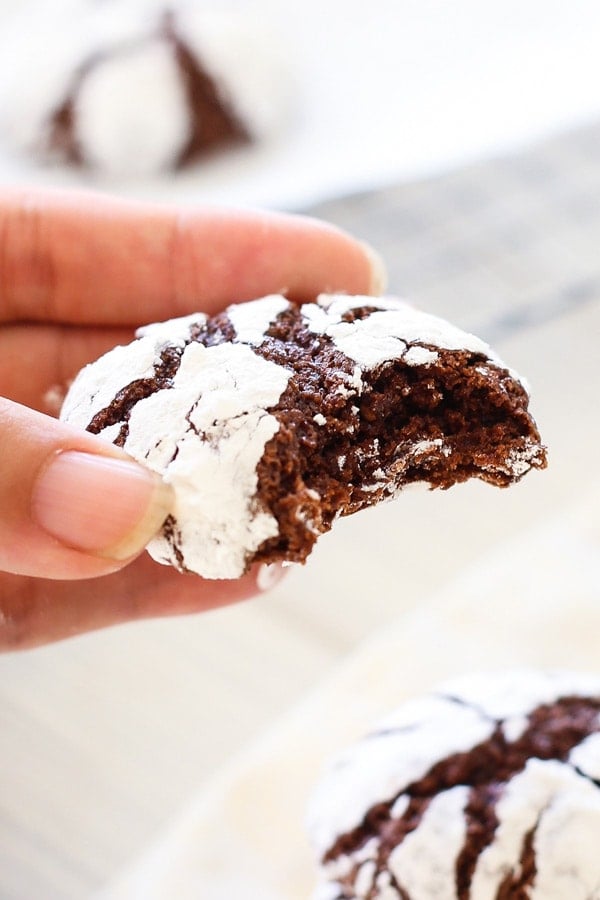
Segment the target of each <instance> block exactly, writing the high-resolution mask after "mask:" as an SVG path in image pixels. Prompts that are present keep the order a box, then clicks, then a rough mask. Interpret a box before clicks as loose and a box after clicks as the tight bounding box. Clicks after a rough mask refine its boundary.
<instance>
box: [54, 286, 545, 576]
mask: <svg viewBox="0 0 600 900" xmlns="http://www.w3.org/2000/svg"><path fill="white" fill-rule="evenodd" d="M527 406H528V394H527V390H526V388H525V387H524V386H523V384H522V383H521V381H519V379H518V376H517V375H516V374H515V373H513V372H511V371H510V370H508V369H507V368H506V367H505V366H504V364H503V363H502V362H501V361H500V360H499V359H498V358H497V357H496V356H495V355H494V354H493V353H492V351H491V350H490V348H489V347H488V346H487V345H486V344H484V343H483V341H480V340H479V339H478V338H476V337H474V336H473V335H470V334H466V333H465V332H463V331H460V330H459V329H457V328H455V327H453V326H452V325H449V324H448V323H447V322H444V321H443V320H441V319H438V318H436V317H434V316H430V315H427V314H425V313H422V312H419V311H417V310H415V309H414V308H413V307H411V306H409V305H408V304H406V303H404V302H402V301H400V300H396V299H393V298H373V297H348V296H344V295H332V296H321V297H319V298H318V300H317V302H316V303H308V304H305V305H303V306H297V305H295V304H293V303H291V302H289V301H288V300H286V299H285V297H282V296H279V295H272V296H268V297H263V298H262V299H259V300H254V301H251V302H248V303H242V304H238V305H234V306H230V307H229V308H228V309H227V310H225V312H223V313H221V314H220V315H217V316H214V317H213V318H207V316H205V315H204V314H202V313H196V314H194V315H191V316H187V317H185V318H181V319H174V320H172V321H169V322H164V323H161V324H157V325H150V326H147V327H145V328H142V329H140V330H139V332H138V339H137V340H136V341H134V342H133V343H132V344H130V345H129V346H126V347H116V348H115V349H114V350H112V351H110V352H109V353H107V354H106V355H105V356H103V357H102V358H101V359H99V360H98V361H97V362H95V363H92V364H91V365H89V366H87V367H86V368H85V369H83V370H82V372H81V373H80V374H79V376H78V377H77V379H76V380H75V382H74V383H73V385H72V387H71V389H70V391H69V393H68V395H67V398H66V400H65V403H64V406H63V410H62V413H61V417H62V418H63V419H64V420H65V421H67V422H71V423H73V424H76V425H79V426H81V427H83V428H86V429H87V430H88V431H91V432H93V433H95V434H98V435H100V436H101V437H103V438H105V439H106V440H109V441H112V442H113V443H115V444H117V445H118V446H120V447H123V448H124V449H125V450H126V451H127V452H128V453H130V454H131V455H132V456H133V457H134V458H135V459H137V460H139V462H141V463H144V464H145V465H147V466H149V467H150V468H151V469H153V470H155V471H157V472H160V473H162V474H163V475H164V477H165V479H166V481H167V482H169V483H170V484H171V485H173V488H174V491H175V498H176V499H175V507H174V510H173V514H172V515H171V516H169V518H168V519H167V521H166V522H165V525H164V528H163V530H162V534H161V535H160V536H159V537H158V538H157V539H156V540H154V541H153V542H152V543H151V544H150V545H149V547H148V550H149V552H150V554H151V555H152V556H153V557H154V559H156V560H158V561H159V562H162V563H169V564H171V565H174V566H176V567H177V568H178V569H180V570H181V571H191V572H197V573H198V574H200V575H203V576H204V577H207V578H236V577H238V576H239V575H241V574H243V573H244V572H245V571H246V569H247V568H248V566H249V565H250V564H251V563H252V562H255V561H263V562H274V561H276V560H288V561H292V562H303V561H304V560H305V559H306V557H307V556H308V554H309V553H310V551H311V549H312V546H313V544H314V542H315V541H316V539H317V538H318V536H319V535H320V534H323V532H326V531H328V530H329V529H330V528H331V526H332V524H333V522H334V520H335V519H336V518H337V517H338V516H342V515H348V514H350V513H353V512H356V511H357V510H360V509H363V508H364V507H367V506H372V505H373V504H375V503H377V502H379V501H380V500H386V499H388V498H390V497H393V496H394V495H395V494H396V493H397V492H398V491H399V490H400V489H401V488H402V487H403V486H404V485H407V484H410V483H411V482H417V481H421V482H426V483H428V484H429V485H431V486H432V487H442V488H447V487H450V486H451V485H452V484H454V483H456V482H459V481H464V480H465V479H467V478H470V477H477V478H481V479H483V480H484V481H488V482H490V483H491V484H494V485H498V486H501V487H503V486H506V485H509V484H511V483H512V482H515V481H518V480H519V479H520V478H521V477H522V476H523V475H524V474H525V473H526V472H527V471H529V470H530V469H531V468H532V467H536V468H543V467H544V466H545V465H546V456H545V450H544V448H543V446H542V445H541V444H540V440H539V434H538V431H537V429H536V426H535V423H534V421H533V419H532V417H531V415H530V414H529V412H528V410H527Z"/></svg>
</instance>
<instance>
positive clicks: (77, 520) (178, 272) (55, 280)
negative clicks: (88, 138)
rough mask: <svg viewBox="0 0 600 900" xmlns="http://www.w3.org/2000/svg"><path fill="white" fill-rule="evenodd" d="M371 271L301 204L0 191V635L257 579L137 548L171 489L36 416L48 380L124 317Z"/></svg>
mask: <svg viewBox="0 0 600 900" xmlns="http://www.w3.org/2000/svg"><path fill="white" fill-rule="evenodd" d="M378 272H379V270H378V266H377V264H376V262H375V261H374V259H373V258H372V256H371V254H370V252H369V251H368V249H367V248H365V246H364V245H362V244H361V243H359V242H358V241H355V240H352V239H351V238H349V237H348V236H346V235H344V234H342V233H340V232H339V231H337V230H335V229H334V228H332V227H330V226H327V225H324V224H322V223H318V222H315V221H311V220H309V219H304V218H300V217H292V216H284V215H275V214H267V213H258V212H226V211H217V210H212V211H208V210H174V209H166V208H157V207H153V206H142V205H133V204H129V203H126V202H123V201H119V200H114V199H109V198H106V197H102V196H100V195H93V194H75V193H73V194H66V193H58V192H57V193H51V192H40V191H35V192H16V191H3V192H0V453H1V455H0V459H1V463H2V464H1V467H0V648H1V649H13V648H21V647H31V646H35V645H37V644H41V643H45V642H47V641H52V640H57V639H59V638H63V637H66V636H68V635H73V634H77V633H79V632H82V631H87V630H91V629H94V628H101V627H104V626H107V625H113V624H116V623H118V622H124V621H127V620H132V619H139V618H145V617H150V616H162V615H170V614H173V613H187V612H195V611H198V610H204V609H209V608H212V607H216V606H219V605H222V604H225V603H231V602H233V601H235V600H240V599H242V598H245V597H249V596H252V595H253V594H255V593H257V592H258V591H259V589H260V587H259V584H258V583H257V572H256V571H255V570H253V571H251V572H249V573H248V574H247V575H245V576H244V577H243V578H240V579H238V580H236V581H204V580H203V579H200V578H198V577H197V576H192V575H187V576H186V575H180V574H179V573H177V572H175V571H174V570H173V569H171V568H168V567H165V566H161V565H158V564H157V563H155V562H153V561H152V559H151V558H150V557H149V556H148V555H147V554H145V553H143V554H142V550H143V548H144V546H145V545H146V544H147V543H148V541H149V540H150V538H151V537H152V536H153V535H154V534H155V533H156V531H157V530H158V528H159V527H160V525H161V524H162V522H163V520H164V518H165V517H166V514H167V513H168V509H169V500H170V497H169V491H168V488H167V487H166V485H164V483H163V482H162V481H161V480H160V479H159V478H158V476H155V475H154V474H153V473H150V472H149V471H148V470H146V469H144V468H142V467H141V466H139V465H138V464H137V463H134V462H133V461H131V460H130V458H129V457H127V456H126V455H125V454H124V453H123V452H122V451H120V450H118V449H117V448H116V447H113V446H112V445H109V444H106V443H105V442H103V441H101V440H100V439H99V438H97V437H95V436H93V435H91V434H88V433H87V432H79V431H77V430H76V429H73V428H71V427H69V426H67V425H65V424H63V423H61V422H59V421H58V420H57V419H56V418H54V417H52V416H51V415H47V414H48V413H52V414H56V412H57V411H58V404H57V403H56V402H54V406H53V401H52V396H53V393H54V394H55V393H56V389H57V387H58V386H63V387H64V386H65V385H66V383H67V382H68V381H69V379H71V378H73V376H74V375H75V374H76V373H77V371H78V370H79V369H80V368H81V367H82V366H83V365H85V364H86V363H88V362H90V361H91V360H93V359H95V358H97V357H98V356H100V355H101V354H102V353H104V352H105V351H107V350H108V349H110V348H111V347H113V346H115V345H116V344H122V343H127V342H129V341H130V340H132V338H133V332H134V329H135V328H136V327H137V326H138V325H141V324H144V323H148V322H153V321H160V320H162V319H168V318H172V317H174V316H180V315H184V314H186V313H190V312H194V311H196V310H197V309H201V310H203V311H205V312H208V313H214V312H216V311H217V310H219V309H221V308H223V307H224V306H226V305H227V304H229V303H232V302H234V301H240V300H248V299H252V298H254V297H260V296H262V295H264V294H268V293H277V292H284V293H286V295H287V296H288V297H290V299H293V300H298V301H300V300H308V299H313V298H314V297H315V296H316V294H318V293H319V292H320V291H347V292H348V293H356V294H358V293H376V292H377V290H378V288H379V287H380V284H379V280H380V279H379V274H378ZM3 398H6V399H3ZM140 554H141V555H140ZM100 576H101V577H100ZM258 580H259V581H261V583H262V580H261V579H258Z"/></svg>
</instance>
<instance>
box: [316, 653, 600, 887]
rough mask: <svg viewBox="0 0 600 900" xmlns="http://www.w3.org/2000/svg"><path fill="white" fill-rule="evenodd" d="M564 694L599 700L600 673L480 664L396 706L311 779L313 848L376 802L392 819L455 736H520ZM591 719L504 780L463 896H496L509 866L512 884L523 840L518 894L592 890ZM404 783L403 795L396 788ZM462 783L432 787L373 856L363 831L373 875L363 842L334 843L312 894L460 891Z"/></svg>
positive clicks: (596, 864) (594, 792)
mask: <svg viewBox="0 0 600 900" xmlns="http://www.w3.org/2000/svg"><path fill="white" fill-rule="evenodd" d="M562 698H591V700H592V701H593V702H594V704H595V708H597V706H598V704H599V703H600V677H598V676H592V675H586V674H578V673H569V672H548V673H545V672H531V671H521V670H518V671H505V672H500V673H488V674H481V675H476V676H470V677H469V678H461V679H455V680H453V681H452V682H449V683H447V684H445V685H442V686H441V687H440V688H439V689H438V690H437V691H436V692H435V693H433V694H431V695H428V696H426V697H424V698H422V699H421V700H416V701H411V702H409V703H407V704H404V706H402V707H401V708H400V709H399V710H397V711H396V712H395V713H394V714H393V715H392V716H391V717H388V719H386V720H385V721H384V722H382V723H380V725H379V726H378V727H377V729H376V730H375V731H374V732H373V733H372V734H371V735H369V736H368V737H367V738H365V739H364V740H363V741H361V742H359V743H358V744H356V745H355V746H354V747H353V748H350V749H349V750H348V751H346V753H344V754H343V755H342V756H341V757H340V758H339V759H338V760H337V762H336V763H334V765H333V766H332V767H331V768H330V770H329V772H328V773H327V775H326V776H325V778H324V779H323V781H322V782H321V784H320V785H319V786H318V788H317V791H316V793H315V795H314V797H313V800H312V803H311V807H310V811H309V831H310V833H311V838H312V841H313V844H314V846H315V849H316V851H317V853H318V856H319V857H321V858H323V857H325V856H326V855H327V854H328V851H331V848H332V847H334V846H336V842H338V841H339V840H340V837H341V836H342V835H349V834H351V833H352V831H353V829H356V828H358V827H359V826H360V825H361V822H363V820H364V817H365V815H366V814H367V812H368V811H369V810H371V809H373V808H376V807H378V804H380V803H382V802H389V803H391V804H392V806H391V817H392V818H398V817H402V816H403V815H404V814H405V813H406V811H407V809H408V802H409V796H410V785H411V784H414V783H415V781H418V780H419V779H420V778H423V777H424V776H425V775H427V773H429V772H430V771H431V769H432V768H433V767H434V766H435V765H436V764H437V765H440V764H441V763H442V762H443V761H444V760H446V759H447V758H448V757H451V756H452V754H453V753H455V752H456V749H455V748H459V749H460V748H461V744H462V748H463V749H464V750H467V751H468V750H469V749H470V748H474V747H476V746H477V744H478V743H479V742H480V741H481V740H485V739H486V738H485V735H486V734H487V736H488V737H489V736H490V735H491V734H492V732H493V731H494V730H496V729H497V728H498V727H500V728H501V729H502V731H503V732H504V734H505V735H506V740H507V741H509V742H510V740H511V739H512V740H515V741H518V740H519V739H520V737H521V735H522V734H523V731H524V727H523V719H524V718H527V719H528V720H529V717H530V716H531V715H532V714H533V713H534V711H535V710H537V709H539V708H541V707H544V706H551V705H552V704H554V703H556V702H557V701H559V700H561V699H562ZM595 716H596V717H595V720H594V722H595V724H593V726H592V727H593V728H594V733H593V734H591V735H590V736H588V737H586V738H585V739H583V740H581V741H580V742H579V743H578V744H577V745H576V746H575V747H574V748H573V749H572V750H571V752H570V754H569V755H568V757H567V758H566V759H564V760H561V759H555V758H552V759H538V758H536V757H535V756H532V757H530V758H529V759H528V760H527V761H526V763H525V765H524V767H523V768H522V770H521V771H519V772H516V773H515V774H514V775H513V776H512V777H510V778H509V780H508V781H507V782H506V784H505V786H504V789H503V790H502V791H501V793H500V794H499V796H498V798H497V800H496V803H495V806H494V814H495V817H496V820H497V825H496V827H495V828H494V830H493V834H492V835H491V839H490V842H489V844H487V846H484V847H482V849H481V851H480V852H479V854H478V855H476V857H475V868H474V871H473V873H472V878H471V880H470V886H469V893H468V896H469V898H471V900H496V898H497V897H498V896H499V891H500V889H501V887H503V889H504V890H506V883H507V882H506V880H507V879H508V878H510V877H511V873H516V876H515V877H516V878H517V881H518V877H519V874H518V873H519V870H520V867H521V860H522V859H523V858H524V857H523V854H524V852H526V848H527V846H528V841H531V850H530V851H527V852H533V854H534V860H535V872H534V873H530V875H529V876H528V877H532V882H531V884H530V886H529V887H528V888H527V891H528V892H527V894H520V893H519V894H518V896H519V897H521V896H523V897H524V896H527V897H530V898H531V900H564V898H567V897H568V898H569V900H571V898H573V900H589V898H598V897H600V859H599V857H598V852H597V847H598V842H599V841H600V784H598V781H597V776H598V773H599V772H600V720H599V717H598V714H597V713H596V714H595ZM563 726H564V727H565V728H567V727H568V726H567V725H564V723H563ZM559 727H560V726H559ZM461 737H462V738H463V739H464V740H463V741H461ZM419 744H420V748H419ZM594 779H596V780H594ZM386 783H387V785H388V787H387V789H386V788H385V785H386ZM405 789H406V790H407V791H408V794H405V793H403V791H404V790H405ZM386 790H387V793H386ZM469 790H470V788H469V787H467V786H464V785H460V784H459V785H456V786H454V787H451V788H449V789H447V790H443V789H442V790H441V791H440V792H439V793H438V794H435V795H434V796H433V798H432V799H431V801H430V802H429V804H428V805H426V806H425V807H424V811H423V812H422V815H421V818H420V819H419V820H418V821H417V823H416V827H414V829H409V831H408V833H407V834H406V835H405V837H404V838H403V839H401V840H400V841H399V843H398V844H397V846H396V847H395V848H391V851H388V852H387V855H386V854H384V856H381V855H380V845H379V842H378V839H377V838H373V837H372V838H370V839H369V847H370V858H371V859H372V860H377V861H378V862H377V865H372V866H371V869H370V870H369V873H370V880H369V879H367V878H366V875H365V874H364V873H365V870H364V868H362V869H361V866H362V863H361V862H360V860H359V857H358V854H359V853H360V849H358V850H357V849H354V850H347V851H345V850H344V849H343V847H344V846H348V845H343V844H341V843H340V844H338V846H339V847H340V850H339V851H337V852H336V853H335V854H334V855H333V857H331V858H329V859H328V861H327V862H324V863H323V867H322V873H321V874H322V882H321V885H320V886H319V889H318V891H317V894H316V897H320V896H321V895H322V896H328V894H327V892H326V889H325V887H324V885H328V887H327V890H329V888H331V887H333V888H335V890H334V891H332V892H331V896H334V897H340V898H341V897H344V898H347V900H350V898H356V900H358V898H369V900H383V898H385V900H388V898H393V900H457V897H458V888H457V880H456V879H457V861H458V859H459V856H460V854H461V851H462V850H463V848H464V847H465V846H466V845H467V844H468V843H469V840H470V839H469V838H468V837H467V831H466V827H467V817H466V808H467V804H468V802H469ZM490 802H492V801H490ZM358 845H359V841H356V846H357V847H358ZM359 871H361V872H362V875H361V881H360V883H359V881H358V872H359ZM515 883H516V882H515ZM350 884H352V885H353V887H352V888H350V887H349V885H350ZM335 891H337V894H336V893H335ZM461 896H462V894H461ZM502 896H507V897H508V896H513V895H512V894H502ZM515 896H517V894H515Z"/></svg>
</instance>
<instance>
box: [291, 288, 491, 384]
mask: <svg viewBox="0 0 600 900" xmlns="http://www.w3.org/2000/svg"><path fill="white" fill-rule="evenodd" d="M361 307H371V308H375V309H376V310H377V312H375V313H372V314H371V315H370V316H368V317H367V318H364V319H362V318H357V319H355V320H354V321H345V320H344V316H345V315H346V314H347V313H351V312H352V310H355V309H360V308H361ZM306 317H307V321H308V323H309V328H310V329H311V331H314V332H315V334H326V335H328V336H329V337H330V338H331V339H332V340H333V342H334V343H335V345H336V347H338V349H339V350H341V352H342V353H345V354H346V356H349V357H350V359H353V360H355V362H356V363H357V364H358V365H359V366H361V367H362V368H363V369H373V368H374V367H376V366H378V365H381V364H382V363H384V362H386V361H387V360H390V359H402V360H404V362H406V363H407V364H408V365H427V364H429V363H431V362H435V360H436V359H437V355H436V354H435V351H433V350H432V349H431V348H432V347H433V348H435V347H439V348H440V350H468V351H470V352H471V353H479V354H481V355H483V356H484V357H487V359H488V360H489V361H491V362H493V363H494V364H495V365H497V366H500V367H502V368H506V366H505V365H504V363H503V362H502V361H501V360H500V359H499V358H498V357H497V356H496V354H495V353H494V352H493V350H492V349H491V347H489V346H488V344H486V343H485V341H482V340H481V339H480V338H478V337H476V336H475V335H473V334H469V333H468V332H466V331H462V330H461V329H460V328H457V327H456V326H454V325H451V324H450V323H449V322H446V320H445V319H440V318H438V316H432V315H429V314H428V313H423V312H421V311H420V310H417V309H415V308H414V307H413V306H410V304H408V303H405V302H404V301H402V300H398V299H396V298H393V297H376V298H373V297H360V296H356V297H348V296H346V295H344V294H333V295H330V296H321V297H319V305H318V306H310V307H307V311H306Z"/></svg>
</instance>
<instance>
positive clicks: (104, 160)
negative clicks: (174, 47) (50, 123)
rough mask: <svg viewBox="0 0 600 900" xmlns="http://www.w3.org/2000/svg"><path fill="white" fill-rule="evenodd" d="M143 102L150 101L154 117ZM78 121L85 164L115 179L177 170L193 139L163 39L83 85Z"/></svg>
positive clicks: (118, 59)
mask: <svg viewBox="0 0 600 900" xmlns="http://www.w3.org/2000/svg"><path fill="white" fill-rule="evenodd" d="M142 98H148V99H149V98H151V109H152V113H151V114H149V110H148V103H147V102H146V103H144V102H142ZM74 115H75V117H76V122H77V141H78V145H79V148H80V150H81V152H82V154H83V157H84V159H85V160H86V161H87V162H89V164H90V165H92V166H93V167H94V168H96V169H99V170H100V171H104V172H110V173H111V174H114V175H116V176H119V175H126V174H128V173H129V172H131V171H132V168H133V167H135V171H136V174H138V175H149V174H152V173H153V172H161V171H166V170H168V169H170V168H173V167H174V166H175V164H176V162H177V159H178V157H179V155H180V153H181V152H182V150H183V148H184V147H185V145H186V143H187V140H188V138H189V135H190V118H189V113H188V107H187V97H186V94H185V90H184V87H183V84H182V81H181V78H180V75H179V69H178V67H177V64H176V61H175V59H174V56H173V53H172V51H171V49H170V48H169V46H168V45H167V44H166V43H165V42H164V41H161V40H160V39H154V40H150V41H147V42H145V43H143V44H142V45H141V46H139V47H135V46H134V47H132V48H131V49H130V50H129V51H128V52H127V53H120V54H118V55H116V56H115V57H113V58H110V57H108V58H106V59H103V60H99V61H98V63H97V64H96V65H95V66H94V67H93V68H92V69H91V70H90V71H89V72H88V74H87V75H86V77H85V78H84V79H83V81H82V83H81V86H80V88H79V91H78V93H77V98H76V102H75V110H74Z"/></svg>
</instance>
